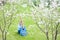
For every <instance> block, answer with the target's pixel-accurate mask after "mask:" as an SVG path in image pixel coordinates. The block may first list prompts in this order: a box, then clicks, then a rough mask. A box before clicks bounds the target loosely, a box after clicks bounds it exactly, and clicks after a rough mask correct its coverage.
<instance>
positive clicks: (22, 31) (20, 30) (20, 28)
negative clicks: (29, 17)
mask: <svg viewBox="0 0 60 40" xmlns="http://www.w3.org/2000/svg"><path fill="white" fill-rule="evenodd" d="M18 33H19V34H20V35H21V36H26V33H27V32H26V28H25V26H24V25H23V21H22V18H21V17H20V22H19V24H18Z"/></svg>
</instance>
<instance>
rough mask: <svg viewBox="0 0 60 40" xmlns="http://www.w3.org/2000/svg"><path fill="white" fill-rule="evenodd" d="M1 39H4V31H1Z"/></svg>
mask: <svg viewBox="0 0 60 40" xmlns="http://www.w3.org/2000/svg"><path fill="white" fill-rule="evenodd" d="M2 40H4V32H3V31H2Z"/></svg>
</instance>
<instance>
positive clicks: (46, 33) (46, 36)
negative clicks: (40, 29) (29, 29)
mask: <svg viewBox="0 0 60 40" xmlns="http://www.w3.org/2000/svg"><path fill="white" fill-rule="evenodd" d="M46 37H47V40H49V36H48V32H46Z"/></svg>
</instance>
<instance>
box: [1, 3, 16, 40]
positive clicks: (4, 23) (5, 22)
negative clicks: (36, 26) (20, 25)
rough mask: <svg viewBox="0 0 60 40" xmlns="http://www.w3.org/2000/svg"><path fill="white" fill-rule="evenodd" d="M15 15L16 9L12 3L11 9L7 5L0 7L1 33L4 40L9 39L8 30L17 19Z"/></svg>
mask: <svg viewBox="0 0 60 40" xmlns="http://www.w3.org/2000/svg"><path fill="white" fill-rule="evenodd" d="M1 4H3V3H1ZM14 15H15V7H14V4H13V3H10V5H9V7H8V6H6V5H0V31H1V34H2V40H6V38H7V37H6V36H7V33H8V30H9V28H10V26H11V24H12V22H13V21H14V19H15V17H14Z"/></svg>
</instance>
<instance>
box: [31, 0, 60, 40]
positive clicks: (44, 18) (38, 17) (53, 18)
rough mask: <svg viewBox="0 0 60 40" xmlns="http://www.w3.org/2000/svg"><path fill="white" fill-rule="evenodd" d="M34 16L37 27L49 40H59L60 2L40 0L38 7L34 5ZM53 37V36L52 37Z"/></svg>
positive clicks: (57, 0)
mask: <svg viewBox="0 0 60 40" xmlns="http://www.w3.org/2000/svg"><path fill="white" fill-rule="evenodd" d="M32 6H33V8H32V15H33V19H34V20H35V22H36V25H37V27H38V28H39V29H40V30H41V31H42V32H43V33H44V34H45V35H46V37H47V40H50V38H51V39H52V40H57V36H58V31H59V28H60V27H59V26H60V12H59V9H60V1H59V0H40V4H38V6H36V5H34V3H32ZM50 35H51V36H50Z"/></svg>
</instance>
